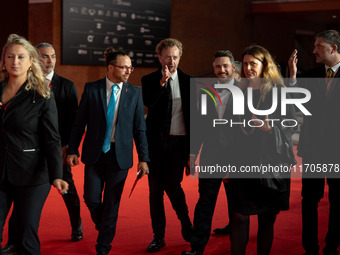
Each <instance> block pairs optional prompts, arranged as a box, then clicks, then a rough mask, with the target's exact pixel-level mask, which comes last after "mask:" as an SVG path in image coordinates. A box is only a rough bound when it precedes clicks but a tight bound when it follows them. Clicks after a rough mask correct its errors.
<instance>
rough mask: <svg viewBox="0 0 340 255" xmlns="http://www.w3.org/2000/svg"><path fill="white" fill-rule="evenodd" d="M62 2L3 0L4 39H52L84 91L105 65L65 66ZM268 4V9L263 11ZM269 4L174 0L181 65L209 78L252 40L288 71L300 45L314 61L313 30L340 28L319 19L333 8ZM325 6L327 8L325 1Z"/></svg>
mask: <svg viewBox="0 0 340 255" xmlns="http://www.w3.org/2000/svg"><path fill="white" fill-rule="evenodd" d="M320 2H322V1H320ZM324 2H332V3H334V4H333V5H332V6H333V7H332V8H333V9H336V8H338V9H339V10H340V7H339V3H338V1H336V0H325V1H324ZM61 5H62V0H53V2H52V3H40V4H28V0H26V1H23V0H11V1H3V3H1V9H2V10H6V11H3V12H2V13H3V14H2V16H1V17H0V20H1V24H2V26H1V29H0V42H1V45H3V44H4V42H5V40H6V38H7V36H8V34H10V33H18V34H21V35H23V36H26V37H27V38H28V39H29V40H30V41H31V42H32V43H33V45H36V44H38V43H40V42H42V41H45V42H50V43H52V44H53V45H54V46H55V49H56V52H57V66H56V72H58V73H59V74H60V75H62V76H65V77H67V78H69V79H71V80H73V81H74V82H75V83H76V84H77V87H78V93H79V95H81V93H82V91H83V87H84V84H85V82H87V81H93V80H97V79H99V78H102V77H104V76H105V74H106V68H105V67H96V66H74V65H72V66H71V65H61V64H60V63H61V59H60V56H61V32H62V31H61V29H62V28H61V21H62V6H61ZM19 6H20V8H18V7H19ZM304 6H307V7H308V5H306V4H304ZM3 8H4V9H3ZM266 8H267V9H268V10H269V11H267V12H266V11H262V10H265V9H266ZM270 8H271V7H270V6H269V7H268V6H266V5H263V6H260V7H259V8H258V10H260V11H256V10H255V9H254V6H253V5H252V1H251V0H238V1H232V0H210V1H209V2H207V1H205V0H172V10H171V11H172V15H171V32H170V33H171V37H174V38H177V39H179V40H180V41H181V42H182V43H183V46H184V53H183V56H182V59H181V63H180V68H181V69H182V70H183V71H184V72H186V73H188V74H190V75H193V76H209V75H211V71H212V65H211V59H212V56H213V54H214V52H215V51H216V50H219V49H229V50H231V51H232V52H233V53H234V56H235V58H236V59H237V60H240V57H241V54H242V51H243V49H244V48H245V47H246V46H248V45H250V44H252V43H257V44H260V45H262V46H264V47H266V48H267V49H268V50H269V51H270V52H271V53H272V55H273V56H275V58H276V60H277V62H278V63H280V65H281V67H282V70H283V73H284V72H285V70H286V63H287V60H288V57H289V55H290V53H291V52H292V50H293V49H294V48H298V49H299V66H300V68H309V67H311V66H312V65H313V64H314V57H313V55H312V53H311V51H312V47H313V36H314V34H315V33H316V32H319V31H321V30H324V29H329V28H334V29H338V30H339V29H340V26H339V24H340V22H338V21H337V20H339V17H337V19H334V20H331V21H328V20H327V19H326V18H324V19H321V18H317V17H323V16H321V14H322V15H328V16H331V15H332V13H331V11H323V12H322V13H321V14H320V12H318V11H317V10H316V11H315V12H300V13H299V12H295V11H292V10H290V11H288V12H285V11H283V12H282V11H281V12H278V13H276V12H275V11H274V12H273V11H270ZM314 8H315V7H314ZM317 8H318V7H317ZM320 8H321V9H322V8H323V9H324V4H322V3H321V4H320ZM338 12H339V11H338ZM319 14H320V15H319ZM154 70H155V69H154V68H136V69H135V71H134V72H133V74H132V75H131V78H130V82H131V83H132V84H134V85H137V86H140V79H141V77H142V76H143V75H145V74H147V73H150V72H152V71H154Z"/></svg>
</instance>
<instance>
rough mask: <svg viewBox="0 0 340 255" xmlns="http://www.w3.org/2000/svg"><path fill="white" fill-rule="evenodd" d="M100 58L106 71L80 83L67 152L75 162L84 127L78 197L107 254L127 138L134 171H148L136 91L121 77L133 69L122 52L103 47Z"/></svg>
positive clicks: (100, 250)
mask: <svg viewBox="0 0 340 255" xmlns="http://www.w3.org/2000/svg"><path fill="white" fill-rule="evenodd" d="M105 61H106V67H107V76H106V77H105V78H103V79H100V80H98V81H94V82H88V83H86V84H85V88H84V92H83V95H82V98H81V101H80V104H79V110H78V114H77V117H76V120H75V122H74V125H73V128H72V132H71V137H70V141H69V148H68V156H67V162H68V163H69V164H70V165H71V166H74V165H78V164H79V161H78V156H77V154H78V147H79V144H80V142H81V139H82V137H83V134H84V132H85V127H87V130H86V135H85V139H84V143H83V149H82V157H81V160H82V162H83V163H84V164H85V183H84V199H85V204H86V205H87V207H88V208H89V210H90V214H91V218H92V221H93V222H94V223H95V225H96V229H97V230H98V231H99V234H98V238H97V244H96V251H97V254H98V255H106V254H108V253H109V251H110V249H111V242H112V240H113V238H114V236H115V232H116V223H117V218H118V208H119V203H120V199H121V194H122V191H123V187H124V183H125V179H126V176H127V174H128V170H129V168H131V167H132V165H133V141H135V144H136V148H137V152H138V159H139V163H138V171H140V173H141V176H143V175H145V174H148V172H149V168H148V165H147V162H148V161H149V156H148V143H147V138H146V134H145V131H146V126H145V119H144V106H143V100H142V91H141V89H139V88H137V87H135V86H133V85H131V84H130V83H128V82H127V81H128V79H129V76H130V74H131V72H132V71H133V66H132V65H131V59H130V57H129V56H128V55H127V53H126V52H124V51H115V50H114V49H112V48H108V49H107V50H106V51H105ZM104 187H105V189H104ZM103 190H104V194H103V195H102V193H103Z"/></svg>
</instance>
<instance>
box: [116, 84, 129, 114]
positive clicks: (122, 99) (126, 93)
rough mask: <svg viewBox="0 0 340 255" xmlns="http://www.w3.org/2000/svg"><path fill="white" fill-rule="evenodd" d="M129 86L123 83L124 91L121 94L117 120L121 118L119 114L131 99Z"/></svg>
mask: <svg viewBox="0 0 340 255" xmlns="http://www.w3.org/2000/svg"><path fill="white" fill-rule="evenodd" d="M128 87H129V85H128V83H123V86H122V91H121V92H120V98H119V106H118V107H119V109H118V115H117V118H118V116H119V112H120V111H121V110H122V109H123V108H125V107H126V103H127V102H129V98H130V93H129V88H128Z"/></svg>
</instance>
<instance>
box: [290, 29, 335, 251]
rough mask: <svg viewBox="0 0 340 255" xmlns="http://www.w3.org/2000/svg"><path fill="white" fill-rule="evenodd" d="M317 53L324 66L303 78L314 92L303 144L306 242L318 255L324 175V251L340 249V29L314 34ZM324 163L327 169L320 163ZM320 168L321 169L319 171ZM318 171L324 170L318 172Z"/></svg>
mask: <svg viewBox="0 0 340 255" xmlns="http://www.w3.org/2000/svg"><path fill="white" fill-rule="evenodd" d="M313 54H314V55H315V58H316V63H317V64H321V65H320V66H318V67H316V68H314V69H311V70H308V71H306V72H305V73H304V74H303V75H302V77H307V78H312V79H308V82H306V81H304V80H302V81H300V80H299V81H298V82H297V84H298V86H301V87H305V88H306V89H308V90H309V91H310V93H311V99H310V101H309V102H308V103H306V108H307V109H308V110H309V111H310V112H311V114H312V115H311V116H304V119H303V125H302V126H301V132H300V139H299V144H298V155H299V156H300V157H302V163H303V174H302V245H303V247H304V249H305V251H306V253H305V255H318V254H319V245H318V203H319V201H320V200H321V198H322V197H323V195H324V186H325V177H326V179H327V183H328V186H329V204H330V208H329V223H328V232H327V235H326V239H325V242H326V246H325V248H324V249H323V254H324V255H336V254H338V251H337V248H338V247H339V245H340V217H339V216H340V179H339V174H338V171H337V170H335V171H334V168H333V167H335V169H336V168H337V169H339V164H340V148H339V144H340V132H339V130H340V104H339V98H340V79H339V78H340V72H339V67H340V34H339V32H338V31H335V30H326V31H323V32H321V33H319V34H317V35H316V36H315V42H314V50H313ZM288 64H289V69H290V79H291V83H296V73H297V50H294V51H293V53H292V55H291V56H290V58H289V61H288ZM320 166H321V167H322V172H321V173H320V171H319V170H318V169H317V170H316V168H318V167H320ZM315 170H316V171H315ZM318 172H319V173H318Z"/></svg>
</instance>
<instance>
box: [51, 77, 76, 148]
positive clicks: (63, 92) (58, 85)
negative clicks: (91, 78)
mask: <svg viewBox="0 0 340 255" xmlns="http://www.w3.org/2000/svg"><path fill="white" fill-rule="evenodd" d="M51 89H52V91H53V93H54V98H55V101H56V105H57V109H58V124H59V134H60V138H61V146H63V147H64V146H65V145H67V143H68V140H69V139H70V134H71V129H72V124H73V122H74V120H75V118H76V115H77V111H78V93H77V88H76V85H75V84H74V83H73V82H72V81H70V80H68V79H66V78H64V77H61V76H59V75H58V74H56V73H54V75H53V78H52V82H51Z"/></svg>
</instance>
